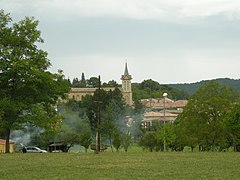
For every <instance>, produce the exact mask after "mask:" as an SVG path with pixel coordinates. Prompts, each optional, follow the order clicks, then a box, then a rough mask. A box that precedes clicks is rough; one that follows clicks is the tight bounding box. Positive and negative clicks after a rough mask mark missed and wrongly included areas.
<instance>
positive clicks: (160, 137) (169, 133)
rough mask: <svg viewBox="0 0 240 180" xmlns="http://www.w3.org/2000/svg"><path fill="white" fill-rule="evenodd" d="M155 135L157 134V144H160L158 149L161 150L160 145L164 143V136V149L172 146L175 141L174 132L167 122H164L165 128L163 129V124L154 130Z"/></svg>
mask: <svg viewBox="0 0 240 180" xmlns="http://www.w3.org/2000/svg"><path fill="white" fill-rule="evenodd" d="M164 131H165V133H164ZM156 136H157V141H158V146H160V149H162V150H163V148H162V147H163V144H164V138H165V142H166V149H168V148H171V147H173V146H174V143H175V141H176V134H175V132H174V129H173V125H172V124H169V123H167V124H165V130H164V125H163V126H162V127H161V128H159V129H158V130H157V132H156ZM164 136H165V137H164Z"/></svg>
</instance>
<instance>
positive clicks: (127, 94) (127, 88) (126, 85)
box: [121, 63, 133, 106]
mask: <svg viewBox="0 0 240 180" xmlns="http://www.w3.org/2000/svg"><path fill="white" fill-rule="evenodd" d="M121 80H122V95H123V98H124V99H125V102H126V104H127V105H129V106H132V105H133V101H132V86H131V80H132V76H131V75H129V73H128V68H127V63H126V64H125V70H124V74H123V75H122V77H121Z"/></svg>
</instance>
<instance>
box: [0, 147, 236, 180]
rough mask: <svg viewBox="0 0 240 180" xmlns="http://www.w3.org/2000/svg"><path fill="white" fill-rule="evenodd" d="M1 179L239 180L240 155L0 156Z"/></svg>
mask: <svg viewBox="0 0 240 180" xmlns="http://www.w3.org/2000/svg"><path fill="white" fill-rule="evenodd" d="M0 166H1V167H0V179H1V180H5V179H16V180H21V179H24V180H25V179H88V180H89V179H109V180H110V179H239V177H240V153H234V152H216V153H213V152H187V153H186V152H185V153H184V152H165V153H163V152H127V153H125V152H102V153H100V154H95V153H94V152H89V153H82V152H81V153H46V154H45V153H44V154H21V153H13V154H0Z"/></svg>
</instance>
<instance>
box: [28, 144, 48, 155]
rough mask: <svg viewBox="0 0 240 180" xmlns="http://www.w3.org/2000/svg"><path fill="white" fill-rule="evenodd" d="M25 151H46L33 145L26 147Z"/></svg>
mask: <svg viewBox="0 0 240 180" xmlns="http://www.w3.org/2000/svg"><path fill="white" fill-rule="evenodd" d="M26 152H27V153H47V151H46V150H43V149H40V148H38V147H35V146H29V147H26Z"/></svg>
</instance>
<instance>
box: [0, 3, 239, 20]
mask: <svg viewBox="0 0 240 180" xmlns="http://www.w3.org/2000/svg"><path fill="white" fill-rule="evenodd" d="M0 6H1V7H3V8H4V7H6V8H7V9H11V11H12V12H22V11H33V12H34V14H36V15H38V16H47V17H48V18H59V19H62V18H64V19H68V18H70V17H72V15H74V16H75V17H120V18H130V19H138V20H161V21H179V22H180V21H181V20H182V19H190V20H191V19H192V18H193V19H195V18H204V17H209V16H216V15H222V16H224V17H225V18H227V19H228V20H233V19H239V18H240V1H239V0H201V1H199V0H168V1H166V0H101V1H99V0H41V1H40V0H35V1H33V0H25V1H22V0H12V1H9V0H2V1H1V2H0Z"/></svg>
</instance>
